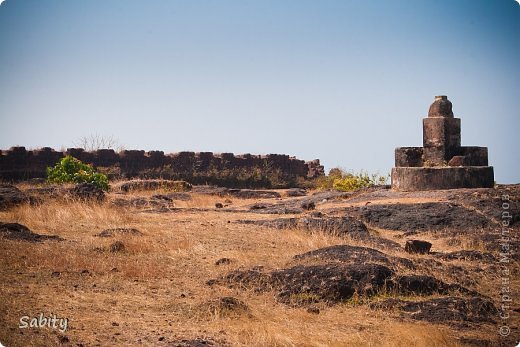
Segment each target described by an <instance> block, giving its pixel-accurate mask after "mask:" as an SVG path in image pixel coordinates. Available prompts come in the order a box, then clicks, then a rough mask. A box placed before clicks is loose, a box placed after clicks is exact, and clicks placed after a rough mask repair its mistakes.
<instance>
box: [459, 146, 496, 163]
mask: <svg viewBox="0 0 520 347" xmlns="http://www.w3.org/2000/svg"><path fill="white" fill-rule="evenodd" d="M459 155H461V156H464V165H466V166H488V165H489V164H488V149H487V147H461V148H460V149H459Z"/></svg>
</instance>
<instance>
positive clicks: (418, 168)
mask: <svg viewBox="0 0 520 347" xmlns="http://www.w3.org/2000/svg"><path fill="white" fill-rule="evenodd" d="M493 186H494V173H493V167H491V166H488V151H487V147H462V146H461V142H460V118H454V116H453V111H452V103H451V102H450V101H449V100H448V98H447V97H446V96H444V95H441V96H436V97H435V101H434V102H433V103H432V104H431V106H430V110H429V112H428V117H427V118H424V119H423V147H400V148H396V149H395V167H394V168H393V169H392V188H393V189H395V190H401V191H416V190H434V189H455V188H492V187H493Z"/></svg>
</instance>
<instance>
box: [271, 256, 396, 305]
mask: <svg viewBox="0 0 520 347" xmlns="http://www.w3.org/2000/svg"><path fill="white" fill-rule="evenodd" d="M392 275H393V271H392V270H391V269H389V268H388V267H386V266H383V265H377V264H363V265H343V264H330V265H312V266H302V265H299V266H295V267H292V268H289V269H283V270H279V271H274V272H272V273H271V285H273V286H274V287H278V288H279V289H280V291H279V292H278V299H279V300H280V301H281V302H285V303H296V304H301V303H307V302H316V301H325V302H331V303H333V302H340V301H343V300H346V299H349V298H351V297H352V296H353V295H354V294H357V295H360V296H372V295H374V294H376V293H377V292H378V291H379V290H381V289H383V288H384V287H385V286H386V282H387V281H389V280H390V277H391V276H392Z"/></svg>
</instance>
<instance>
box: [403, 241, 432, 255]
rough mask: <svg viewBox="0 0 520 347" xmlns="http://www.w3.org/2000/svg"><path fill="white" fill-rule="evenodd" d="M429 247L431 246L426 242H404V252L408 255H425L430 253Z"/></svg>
mask: <svg viewBox="0 0 520 347" xmlns="http://www.w3.org/2000/svg"><path fill="white" fill-rule="evenodd" d="M431 247H432V244H431V243H430V242H428V241H421V240H408V241H406V245H405V247H404V250H405V251H407V252H408V253H419V254H427V253H429V252H430V248H431Z"/></svg>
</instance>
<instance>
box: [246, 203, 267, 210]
mask: <svg viewBox="0 0 520 347" xmlns="http://www.w3.org/2000/svg"><path fill="white" fill-rule="evenodd" d="M267 206H268V205H266V204H254V205H251V206H250V207H249V209H250V210H263V209H266V208H267Z"/></svg>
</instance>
